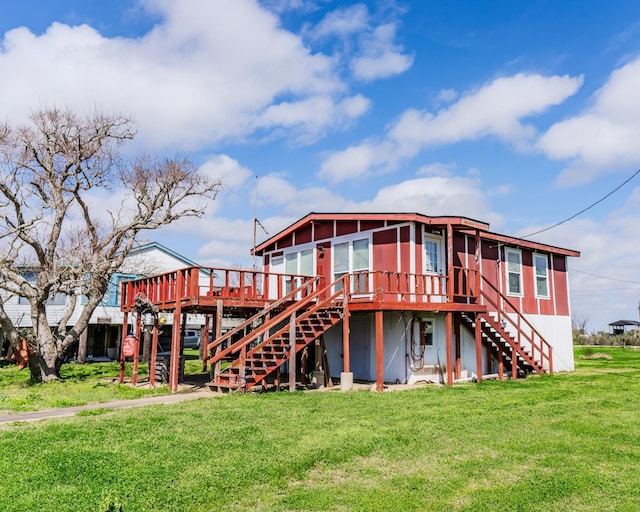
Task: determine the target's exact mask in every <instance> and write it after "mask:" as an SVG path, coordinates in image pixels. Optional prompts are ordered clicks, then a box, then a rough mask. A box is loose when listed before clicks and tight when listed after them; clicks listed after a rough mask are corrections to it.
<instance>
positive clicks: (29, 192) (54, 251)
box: [0, 108, 220, 382]
mask: <svg viewBox="0 0 640 512" xmlns="http://www.w3.org/2000/svg"><path fill="white" fill-rule="evenodd" d="M134 135H135V130H134V127H133V124H132V122H131V121H130V120H129V119H128V118H126V117H122V116H117V115H106V114H102V113H94V114H91V115H86V116H83V115H80V114H78V113H75V112H73V111H71V110H66V109H64V110H63V109H57V108H46V109H43V110H40V111H37V112H35V113H33V114H32V115H31V116H30V122H29V123H27V124H25V125H19V126H14V125H9V124H3V125H0V166H1V167H0V290H2V299H3V300H2V301H0V327H2V329H3V331H4V332H5V333H7V336H8V338H9V339H10V340H11V341H12V343H15V340H16V339H17V337H16V335H15V332H16V326H14V325H13V324H12V322H11V318H10V316H9V315H8V314H7V312H6V310H5V306H6V299H7V297H10V296H15V295H19V296H21V297H24V298H26V299H27V300H28V302H29V305H30V312H31V323H32V327H33V340H32V343H33V348H34V350H35V357H34V358H33V360H32V364H31V374H32V377H33V378H34V379H37V380H42V381H44V382H47V381H51V380H56V379H58V378H59V376H60V373H59V371H60V366H61V365H62V363H63V361H64V359H65V356H66V355H67V353H68V352H69V350H70V348H71V346H72V345H73V344H74V343H75V342H76V341H77V340H78V337H79V335H80V333H81V332H82V331H83V330H84V329H86V328H87V326H88V324H89V320H90V317H91V314H92V313H93V311H94V310H95V308H96V306H97V305H98V304H99V302H100V301H101V300H102V298H103V296H104V294H105V293H106V291H107V287H108V283H109V279H110V278H111V276H112V274H113V273H114V272H116V271H117V270H118V269H119V268H120V266H121V265H122V263H123V261H124V259H125V257H126V256H127V255H128V254H129V252H130V251H131V249H132V248H134V247H135V245H136V243H137V239H138V238H139V236H140V234H141V232H143V231H146V230H152V229H156V228H158V227H160V226H163V225H166V224H170V223H172V222H175V221H177V220H178V219H181V218H183V217H199V216H201V215H203V213H204V211H205V208H206V206H207V203H208V201H209V200H211V199H213V198H215V195H216V193H217V191H218V190H219V188H220V182H219V181H215V180H211V179H209V178H207V177H205V176H204V175H202V174H200V173H199V172H198V171H197V170H196V169H195V168H194V167H193V166H192V164H191V163H190V161H189V160H188V159H186V158H176V159H164V160H161V159H158V158H154V157H151V156H148V155H146V156H142V157H136V158H125V157H123V155H122V153H121V152H120V148H121V146H122V144H123V143H124V142H126V141H128V140H130V139H132V138H133V137H134ZM105 198H107V199H106V200H105ZM100 204H106V205H108V206H105V207H102V208H101V207H100V206H99V205H100ZM56 294H65V295H66V296H67V297H68V300H67V304H66V308H65V309H64V312H63V313H62V315H61V318H60V319H59V320H58V321H57V322H56V325H50V324H49V321H48V319H47V307H46V306H47V302H48V301H50V300H51V299H52V298H53V297H55V296H56ZM81 297H84V301H85V302H84V305H83V307H82V309H81V311H80V313H79V316H77V320H75V323H74V325H67V324H68V323H69V321H70V319H71V318H72V316H73V312H74V310H75V308H76V305H77V304H78V303H79V302H80V300H81Z"/></svg>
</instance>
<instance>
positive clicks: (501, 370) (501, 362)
mask: <svg viewBox="0 0 640 512" xmlns="http://www.w3.org/2000/svg"><path fill="white" fill-rule="evenodd" d="M498 378H499V379H500V380H504V355H503V353H502V350H501V349H498Z"/></svg>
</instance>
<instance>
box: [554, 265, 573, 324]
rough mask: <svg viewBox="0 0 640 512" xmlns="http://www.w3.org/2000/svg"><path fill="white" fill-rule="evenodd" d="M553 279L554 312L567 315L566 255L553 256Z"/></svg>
mask: <svg viewBox="0 0 640 512" xmlns="http://www.w3.org/2000/svg"><path fill="white" fill-rule="evenodd" d="M553 279H554V287H555V299H556V314H557V315H563V316H569V290H568V289H567V260H566V256H559V255H555V256H553Z"/></svg>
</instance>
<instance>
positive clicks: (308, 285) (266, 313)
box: [205, 276, 320, 366]
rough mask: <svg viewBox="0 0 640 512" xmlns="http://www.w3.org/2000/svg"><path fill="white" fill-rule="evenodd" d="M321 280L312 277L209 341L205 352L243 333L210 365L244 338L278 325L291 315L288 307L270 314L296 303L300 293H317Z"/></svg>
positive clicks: (213, 358)
mask: <svg viewBox="0 0 640 512" xmlns="http://www.w3.org/2000/svg"><path fill="white" fill-rule="evenodd" d="M319 281H320V278H319V277H317V276H316V277H313V278H310V280H309V281H307V282H305V283H304V284H302V285H301V286H299V287H297V288H295V289H294V290H292V291H291V292H289V293H288V294H287V295H285V296H284V297H282V298H281V299H279V300H277V301H275V302H273V303H271V304H270V305H269V306H267V307H266V308H264V309H262V310H260V311H258V312H257V313H256V314H255V315H253V316H252V317H250V318H248V319H247V320H245V321H244V322H242V323H241V324H240V325H238V326H237V327H235V328H233V329H231V330H230V331H228V332H226V333H225V334H224V335H222V336H220V337H219V338H217V339H215V340H213V341H211V343H208V344H207V347H206V350H205V353H210V352H211V351H212V350H213V349H215V348H218V347H221V346H222V344H223V343H224V342H226V341H229V340H231V339H233V337H234V336H236V335H237V334H238V333H242V336H241V337H240V339H238V340H237V341H236V342H235V343H232V344H230V345H229V346H228V347H227V348H225V349H223V350H220V351H218V352H217V353H216V354H213V355H212V356H211V357H210V358H209V360H208V363H209V365H211V366H213V365H214V364H215V363H216V362H218V361H220V360H222V359H224V358H226V357H227V356H228V355H229V354H231V353H233V352H236V351H237V350H236V349H237V348H238V347H239V346H241V345H242V344H243V342H244V340H245V339H246V338H247V337H248V336H253V337H258V336H260V335H261V334H263V333H265V332H268V331H269V330H270V329H272V328H273V327H274V326H275V325H278V323H279V322H281V321H282V320H284V319H286V318H287V317H288V316H289V315H288V314H287V313H286V309H285V310H283V311H281V312H279V313H277V314H276V315H275V316H273V317H270V315H271V314H272V313H274V312H275V311H277V310H278V309H279V308H281V307H283V306H284V305H285V304H288V303H290V302H293V303H294V304H295V300H296V297H297V296H298V295H303V296H305V297H307V296H311V295H315V293H317V292H313V290H317V284H318V282H319ZM259 321H262V323H261V324H260V325H259V326H258V327H255V328H251V326H252V325H254V324H255V323H256V322H259Z"/></svg>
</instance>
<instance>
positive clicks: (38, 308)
mask: <svg viewBox="0 0 640 512" xmlns="http://www.w3.org/2000/svg"><path fill="white" fill-rule="evenodd" d="M31 322H32V325H33V337H34V339H35V342H36V344H37V349H36V352H35V354H34V356H33V358H32V360H33V362H31V361H30V362H29V370H30V371H31V380H32V381H34V382H51V381H54V380H58V379H60V366H61V365H62V362H63V358H64V354H62V353H60V352H62V351H58V348H57V344H56V339H55V337H54V336H53V333H52V332H51V328H50V327H49V322H48V321H47V313H46V306H45V303H44V301H41V302H39V303H36V304H32V316H31Z"/></svg>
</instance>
